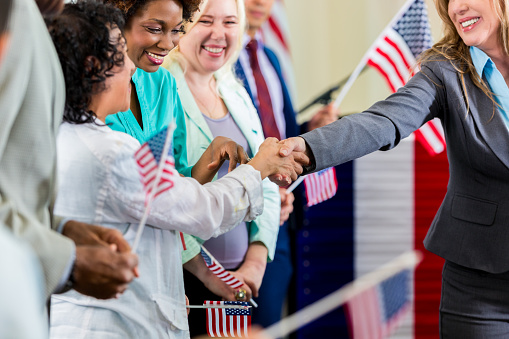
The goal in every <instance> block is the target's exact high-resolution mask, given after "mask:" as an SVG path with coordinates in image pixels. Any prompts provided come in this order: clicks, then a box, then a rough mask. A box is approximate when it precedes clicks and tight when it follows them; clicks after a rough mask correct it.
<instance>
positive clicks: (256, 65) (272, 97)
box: [235, 0, 338, 327]
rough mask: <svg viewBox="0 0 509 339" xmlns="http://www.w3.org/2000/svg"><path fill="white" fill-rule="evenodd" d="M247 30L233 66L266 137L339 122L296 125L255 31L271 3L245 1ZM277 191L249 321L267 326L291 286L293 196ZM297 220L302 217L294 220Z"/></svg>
mask: <svg viewBox="0 0 509 339" xmlns="http://www.w3.org/2000/svg"><path fill="white" fill-rule="evenodd" d="M244 2H245V5H246V18H247V23H248V29H247V31H246V33H247V34H246V35H245V36H244V40H243V42H244V47H245V48H244V49H243V50H242V51H241V53H240V56H239V60H238V61H237V63H236V65H235V71H236V73H237V76H238V77H239V78H240V79H241V80H242V81H243V83H244V87H245V88H246V90H247V92H248V93H249V95H250V96H251V99H252V100H253V103H254V105H255V107H256V108H257V110H258V114H259V116H260V120H261V122H262V128H263V133H264V135H265V137H266V138H267V137H276V138H278V139H279V140H283V139H285V138H289V137H292V136H296V135H298V134H299V133H304V132H307V131H309V130H312V129H314V128H318V127H321V126H324V125H327V124H329V123H331V122H333V121H335V120H337V118H338V112H337V111H336V110H333V109H332V106H325V107H323V108H322V109H320V110H319V111H318V112H316V113H315V115H314V116H313V118H312V119H311V120H310V121H309V122H308V123H307V124H304V125H302V126H298V125H297V121H296V119H295V110H294V107H293V103H292V100H291V97H290V94H289V91H288V87H287V85H286V81H285V79H284V77H283V74H282V70H281V66H280V63H279V60H278V58H277V56H276V54H275V53H274V52H273V51H272V50H270V49H269V48H267V46H265V45H264V44H263V41H262V39H261V38H262V37H261V33H260V28H261V27H262V26H263V24H264V23H265V22H266V21H267V20H268V18H269V16H270V12H271V9H272V5H273V4H274V0H245V1H244ZM280 193H281V225H282V226H281V227H280V230H279V235H278V240H277V245H276V254H275V256H274V261H273V262H271V263H268V264H267V269H266V271H265V275H264V278H263V281H262V285H261V288H260V291H259V297H258V298H257V299H256V300H257V302H258V304H259V305H260V310H263V311H261V312H256V311H255V312H254V314H253V323H257V324H260V325H262V326H263V327H267V326H269V325H271V324H273V323H275V322H276V321H278V320H280V319H281V313H282V308H283V304H284V301H285V298H286V296H287V292H288V288H289V285H290V281H291V277H292V272H293V264H292V254H291V252H292V251H291V243H292V239H293V238H294V233H295V229H296V228H297V226H296V225H295V221H294V220H292V218H291V219H290V224H291V225H288V223H287V222H286V221H287V220H288V218H289V215H290V214H291V213H292V211H293V207H294V204H293V202H294V199H295V198H294V196H293V194H292V193H289V194H288V193H286V189H285V188H281V189H280ZM301 201H302V199H301V197H300V196H299V194H297V199H296V202H295V209H296V213H298V214H302V202H301ZM297 219H302V218H297Z"/></svg>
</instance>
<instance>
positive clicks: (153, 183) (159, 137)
mask: <svg viewBox="0 0 509 339" xmlns="http://www.w3.org/2000/svg"><path fill="white" fill-rule="evenodd" d="M174 130H175V124H173V123H171V124H170V126H169V127H167V128H164V129H163V130H161V131H160V132H159V133H157V134H156V135H154V136H153V137H152V138H150V140H149V141H147V142H146V143H144V144H143V145H142V146H141V147H140V149H139V150H138V151H136V153H135V154H134V158H135V160H136V162H137V163H138V166H139V171H140V175H141V181H142V183H143V188H144V189H145V193H146V199H145V211H144V213H143V217H142V218H141V220H140V224H139V226H138V231H137V233H136V238H135V239H134V243H133V249H132V250H133V253H134V252H136V248H137V247H138V244H139V242H140V238H141V234H142V233H143V229H144V227H145V223H146V222H147V218H148V214H149V213H150V206H151V204H152V201H153V200H154V198H155V197H156V196H158V195H159V194H161V193H163V192H164V191H166V190H169V189H170V188H172V187H173V176H174V172H175V160H174V159H173V149H172V147H171V144H172V142H171V141H172V139H173V131H174Z"/></svg>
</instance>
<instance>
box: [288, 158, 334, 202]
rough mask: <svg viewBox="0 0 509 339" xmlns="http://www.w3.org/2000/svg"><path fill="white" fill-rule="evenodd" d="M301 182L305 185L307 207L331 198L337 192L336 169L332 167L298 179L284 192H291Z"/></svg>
mask: <svg viewBox="0 0 509 339" xmlns="http://www.w3.org/2000/svg"><path fill="white" fill-rule="evenodd" d="M303 181H304V184H305V185H306V199H307V201H308V204H307V205H308V207H310V206H313V205H316V204H319V203H321V202H322V201H325V200H327V199H330V198H332V197H333V196H335V195H336V192H337V191H338V181H337V178H336V169H335V168H334V167H329V168H327V169H324V170H321V171H319V172H316V173H312V174H308V175H304V176H301V177H299V178H298V179H297V180H295V181H294V182H293V183H292V184H291V185H290V186H289V187H288V189H287V190H286V192H287V193H291V192H293V190H294V189H295V188H296V187H297V186H298V185H299V184H300V183H301V182H303Z"/></svg>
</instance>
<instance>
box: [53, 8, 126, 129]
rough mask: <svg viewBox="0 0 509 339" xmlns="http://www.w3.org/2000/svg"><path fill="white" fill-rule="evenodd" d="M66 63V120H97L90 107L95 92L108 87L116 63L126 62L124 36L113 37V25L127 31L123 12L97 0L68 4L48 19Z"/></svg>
mask: <svg viewBox="0 0 509 339" xmlns="http://www.w3.org/2000/svg"><path fill="white" fill-rule="evenodd" d="M46 23H47V25H48V29H49V33H50V35H51V38H52V39H53V43H54V44H55V48H56V50H57V53H58V57H59V59H60V64H61V65H62V70H63V72H64V78H65V88H66V90H65V92H66V93H65V94H66V99H65V110H64V118H63V119H64V121H67V122H70V123H74V124H81V123H88V122H93V121H94V118H95V116H96V115H95V113H94V112H93V111H92V110H90V109H89V105H90V100H91V98H92V95H93V94H97V93H100V92H102V91H103V90H104V89H105V86H106V85H105V83H104V82H105V80H106V78H107V77H110V76H113V73H112V72H111V70H112V68H113V67H115V66H122V65H123V64H124V54H123V52H122V49H121V48H119V47H120V46H122V45H123V44H125V40H124V38H123V37H121V38H119V39H118V40H117V41H112V40H110V29H111V28H116V27H118V28H119V29H120V31H121V32H122V34H123V31H124V18H123V16H122V13H121V12H120V11H119V10H118V9H117V8H115V7H113V6H111V5H106V4H103V3H100V2H96V1H93V0H89V1H83V2H78V3H76V4H66V5H65V7H64V10H63V11H62V13H61V14H60V15H58V16H56V17H53V18H51V19H48V20H47V21H46Z"/></svg>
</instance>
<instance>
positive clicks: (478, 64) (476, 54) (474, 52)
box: [470, 46, 493, 79]
mask: <svg viewBox="0 0 509 339" xmlns="http://www.w3.org/2000/svg"><path fill="white" fill-rule="evenodd" d="M470 56H471V57H472V62H473V63H474V67H475V70H476V71H477V74H479V77H480V78H481V79H482V74H483V72H484V69H485V68H486V66H487V65H488V64H489V65H492V64H493V61H492V60H491V58H490V57H489V56H488V55H487V54H486V53H484V52H483V51H482V50H480V49H479V48H477V47H474V46H471V47H470Z"/></svg>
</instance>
